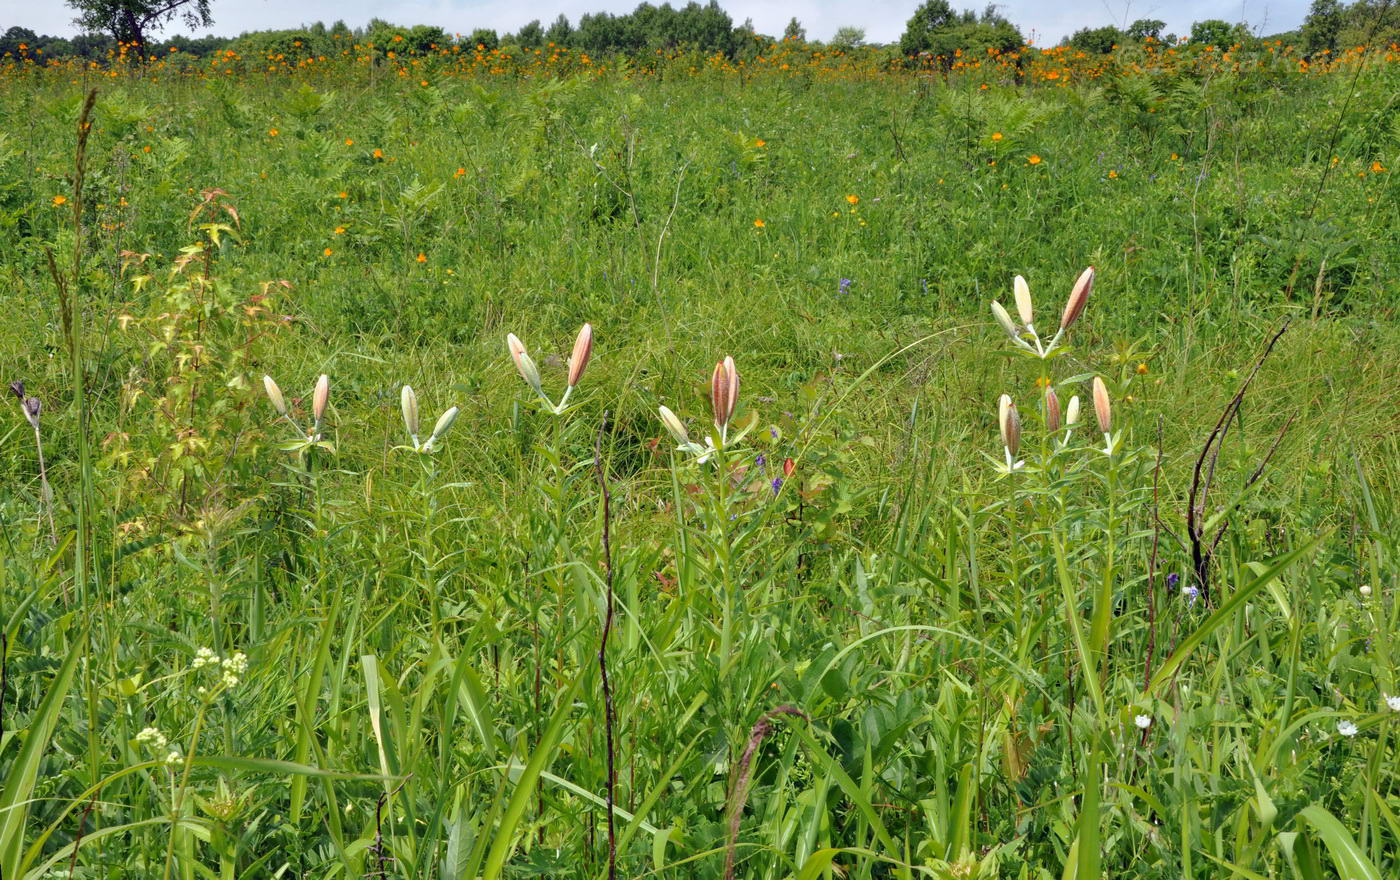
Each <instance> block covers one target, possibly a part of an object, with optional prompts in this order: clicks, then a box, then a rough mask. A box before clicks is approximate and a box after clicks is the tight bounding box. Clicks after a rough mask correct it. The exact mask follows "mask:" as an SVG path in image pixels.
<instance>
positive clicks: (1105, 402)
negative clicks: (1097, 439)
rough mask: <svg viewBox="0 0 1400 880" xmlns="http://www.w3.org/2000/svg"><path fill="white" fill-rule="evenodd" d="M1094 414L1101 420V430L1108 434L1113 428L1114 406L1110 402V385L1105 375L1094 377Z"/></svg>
mask: <svg viewBox="0 0 1400 880" xmlns="http://www.w3.org/2000/svg"><path fill="white" fill-rule="evenodd" d="M1094 415H1095V416H1097V417H1098V420H1099V432H1100V433H1103V434H1108V433H1110V432H1111V431H1112V430H1113V406H1112V404H1111V403H1110V402H1109V397H1108V386H1107V385H1104V384H1103V377H1101V376H1095V377H1094Z"/></svg>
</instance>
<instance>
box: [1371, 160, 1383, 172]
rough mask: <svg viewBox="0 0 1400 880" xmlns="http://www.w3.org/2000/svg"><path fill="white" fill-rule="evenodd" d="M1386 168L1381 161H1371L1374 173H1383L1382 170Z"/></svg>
mask: <svg viewBox="0 0 1400 880" xmlns="http://www.w3.org/2000/svg"><path fill="white" fill-rule="evenodd" d="M1384 170H1385V166H1384V165H1382V164H1381V163H1379V162H1372V163H1371V173H1372V174H1380V173H1381V172H1382V171H1384Z"/></svg>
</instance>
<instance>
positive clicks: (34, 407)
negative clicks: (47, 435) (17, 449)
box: [23, 397, 44, 429]
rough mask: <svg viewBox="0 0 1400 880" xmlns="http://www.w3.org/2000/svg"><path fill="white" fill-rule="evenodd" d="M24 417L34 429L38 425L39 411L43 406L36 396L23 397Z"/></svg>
mask: <svg viewBox="0 0 1400 880" xmlns="http://www.w3.org/2000/svg"><path fill="white" fill-rule="evenodd" d="M23 407H24V418H25V420H26V421H28V422H29V424H30V425H32V426H33V427H34V428H35V429H38V427H39V411H40V410H42V409H43V408H44V405H43V404H42V403H40V401H39V398H37V397H26V398H25V399H24V404H23Z"/></svg>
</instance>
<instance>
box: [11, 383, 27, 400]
mask: <svg viewBox="0 0 1400 880" xmlns="http://www.w3.org/2000/svg"><path fill="white" fill-rule="evenodd" d="M10 393H11V394H13V395H14V396H15V399H16V400H18V401H19V402H20V403H24V382H22V381H20V380H19V379H16V380H15V381H13V382H11V383H10Z"/></svg>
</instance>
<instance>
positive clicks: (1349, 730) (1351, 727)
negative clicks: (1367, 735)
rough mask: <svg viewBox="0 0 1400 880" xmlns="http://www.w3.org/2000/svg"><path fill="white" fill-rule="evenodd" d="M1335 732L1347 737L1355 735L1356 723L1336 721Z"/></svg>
mask: <svg viewBox="0 0 1400 880" xmlns="http://www.w3.org/2000/svg"><path fill="white" fill-rule="evenodd" d="M1337 733H1339V734H1341V735H1342V736H1347V737H1351V736H1356V725H1355V724H1353V723H1351V722H1350V721H1338V722H1337Z"/></svg>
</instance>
